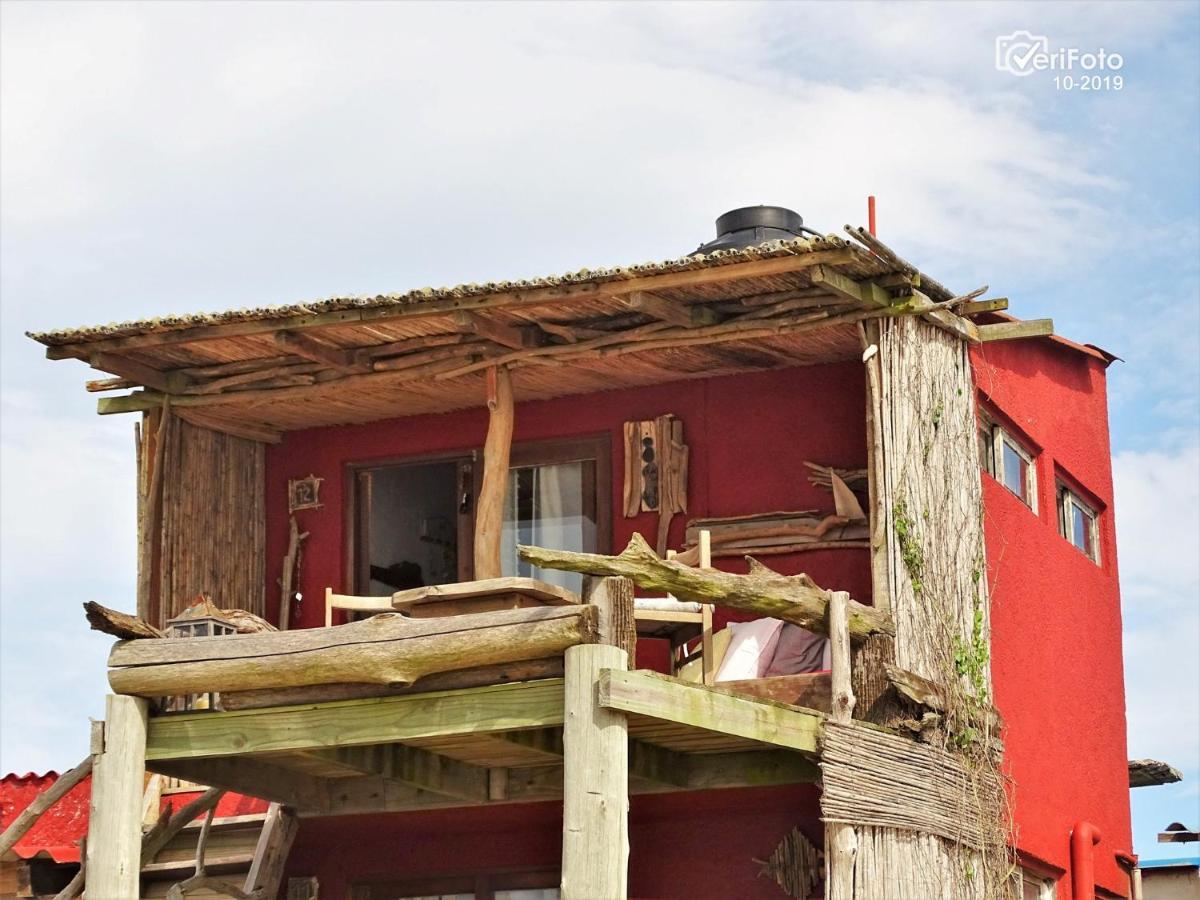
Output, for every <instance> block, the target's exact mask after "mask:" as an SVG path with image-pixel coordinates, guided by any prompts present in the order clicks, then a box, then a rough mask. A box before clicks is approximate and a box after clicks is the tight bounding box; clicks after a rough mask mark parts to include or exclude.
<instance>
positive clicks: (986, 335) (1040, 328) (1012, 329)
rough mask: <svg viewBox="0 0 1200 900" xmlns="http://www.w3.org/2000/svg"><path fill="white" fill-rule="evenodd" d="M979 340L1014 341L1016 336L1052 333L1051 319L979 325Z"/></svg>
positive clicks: (1052, 324)
mask: <svg viewBox="0 0 1200 900" xmlns="http://www.w3.org/2000/svg"><path fill="white" fill-rule="evenodd" d="M977 327H978V328H979V339H980V340H981V341H985V342H986V341H1014V340H1017V339H1018V338H1030V337H1045V336H1047V335H1051V334H1054V320H1053V319H1026V320H1025V321H1024V322H997V323H995V324H994V325H979V326H977Z"/></svg>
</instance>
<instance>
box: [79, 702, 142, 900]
mask: <svg viewBox="0 0 1200 900" xmlns="http://www.w3.org/2000/svg"><path fill="white" fill-rule="evenodd" d="M147 706H148V704H147V701H145V700H142V699H140V698H137V697H119V696H113V695H111V694H110V695H109V696H108V698H107V700H106V703H105V716H104V750H103V752H102V753H100V754H99V755H98V757H97V758H96V762H95V765H94V767H93V774H92V799H91V810H92V813H91V816H90V817H89V819H88V835H87V861H86V865H87V873H88V874H87V889H88V893H89V894H90V895H91V896H93V897H137V896H139V890H140V884H139V878H140V874H141V869H142V788H143V783H144V780H145V772H146V768H145V759H146V756H145V754H146V716H147Z"/></svg>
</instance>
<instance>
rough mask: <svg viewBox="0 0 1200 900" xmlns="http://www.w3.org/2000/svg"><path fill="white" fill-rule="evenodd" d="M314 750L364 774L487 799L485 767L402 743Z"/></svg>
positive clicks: (472, 798)
mask: <svg viewBox="0 0 1200 900" xmlns="http://www.w3.org/2000/svg"><path fill="white" fill-rule="evenodd" d="M315 753H317V754H319V755H321V756H322V758H324V759H328V760H330V761H331V762H334V763H336V764H338V765H340V766H344V767H346V768H348V769H352V770H354V771H356V772H359V773H361V774H363V775H378V776H380V777H381V778H384V779H386V780H388V781H397V782H399V783H401V784H406V785H408V786H409V787H413V788H418V789H419V790H423V791H428V792H429V793H431V794H441V795H444V796H447V797H455V798H458V799H461V800H469V801H472V802H476V803H482V802H484V801H485V800H487V799H488V773H487V769H484V768H480V767H479V766H472V765H469V764H467V763H463V762H459V761H458V760H454V759H450V758H449V757H446V756H442V755H440V754H438V753H431V752H429V751H428V750H422V749H420V748H419V747H406V746H404V745H403V744H381V745H375V746H366V747H334V748H330V749H328V750H319V751H315Z"/></svg>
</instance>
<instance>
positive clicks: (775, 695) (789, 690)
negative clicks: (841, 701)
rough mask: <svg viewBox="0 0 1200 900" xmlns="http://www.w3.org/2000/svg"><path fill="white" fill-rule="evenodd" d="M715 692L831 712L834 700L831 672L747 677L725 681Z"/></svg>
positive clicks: (716, 687) (715, 686)
mask: <svg viewBox="0 0 1200 900" xmlns="http://www.w3.org/2000/svg"><path fill="white" fill-rule="evenodd" d="M713 688H714V690H718V691H726V692H728V693H732V694H741V695H743V696H747V697H757V698H759V699H761V700H774V701H775V702H776V703H786V704H787V705H788V706H803V707H804V708H805V709H814V710H816V711H817V712H829V701H830V697H831V689H830V678H829V673H828V672H804V673H801V674H798V675H772V676H769V677H767V678H747V679H744V680H739V681H722V682H721V683H720V684H716V685H713Z"/></svg>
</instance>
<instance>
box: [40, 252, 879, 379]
mask: <svg viewBox="0 0 1200 900" xmlns="http://www.w3.org/2000/svg"><path fill="white" fill-rule="evenodd" d="M862 258H863V254H862V251H860V250H857V249H856V248H851V247H847V248H844V249H838V250H817V251H813V252H811V253H803V254H797V255H795V256H781V257H775V258H772V259H759V260H752V261H749V262H744V263H733V264H730V265H723V266H717V267H711V268H701V269H690V270H686V271H682V272H665V273H662V274H660V275H646V276H642V277H639V278H626V279H623V280H618V281H608V282H603V283H589V284H580V285H566V286H556V287H549V288H534V289H532V290H524V291H499V292H496V293H490V294H480V295H477V296H473V297H440V298H437V299H435V300H425V301H422V302H419V303H405V304H395V305H390V306H383V307H376V308H373V309H340V310H334V311H332V312H325V313H307V314H299V315H294V316H281V317H279V318H274V319H256V320H252V321H246V322H228V323H224V324H221V323H217V324H213V325H198V326H195V327H192V328H181V329H178V330H174V331H159V332H151V333H148V334H135V335H128V336H125V337H114V338H107V339H105V340H99V341H86V342H81V343H77V344H60V345H56V346H52V347H47V348H46V358H47V359H69V358H72V357H75V358H85V357H86V356H87V355H88V354H91V353H98V352H105V351H111V350H131V349H135V348H138V347H149V346H165V345H173V344H182V343H189V342H192V341H206V340H222V339H225V338H230V337H238V336H244V335H251V334H268V333H270V332H273V331H295V330H297V329H301V328H303V329H308V328H320V327H322V326H328V325H347V324H353V323H356V322H364V323H369V322H378V321H388V320H411V319H416V318H428V317H430V316H441V315H446V314H447V313H452V312H455V311H457V310H464V309H465V310H479V309H493V308H498V307H518V308H519V307H528V306H539V305H547V304H552V303H559V302H564V301H570V300H575V299H596V298H600V297H612V296H619V295H624V294H629V293H632V292H633V291H641V290H650V291H653V290H665V289H668V288H679V287H690V286H692V285H697V284H720V283H723V282H726V281H737V280H739V279H743V278H759V277H763V276H769V275H781V274H784V273H786V272H797V271H800V270H803V269H808V268H812V267H813V266H817V265H822V264H824V265H839V264H844V263H850V262H857V261H859V260H861V259H862ZM117 374H119V373H117Z"/></svg>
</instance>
